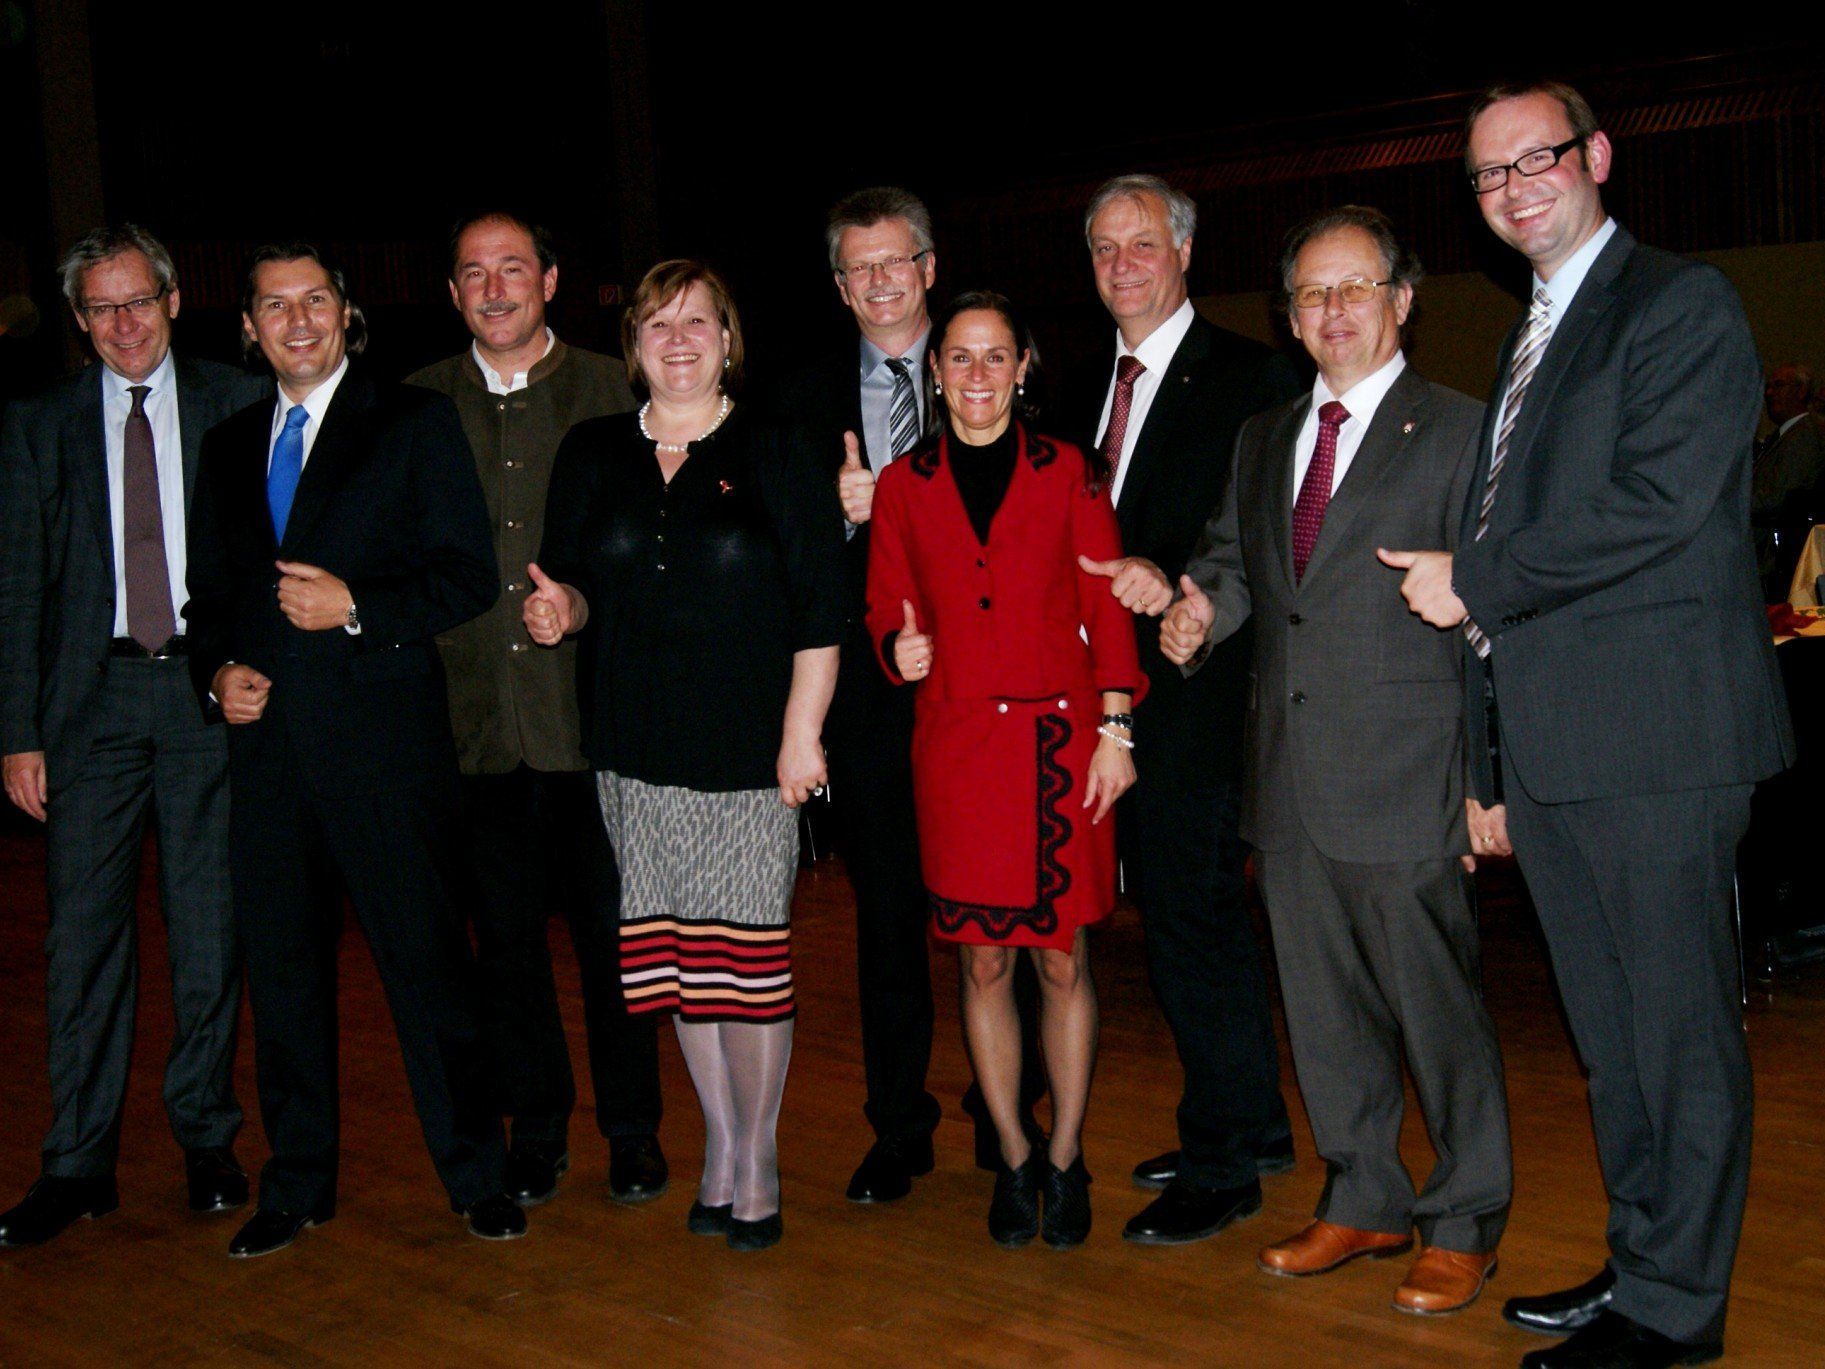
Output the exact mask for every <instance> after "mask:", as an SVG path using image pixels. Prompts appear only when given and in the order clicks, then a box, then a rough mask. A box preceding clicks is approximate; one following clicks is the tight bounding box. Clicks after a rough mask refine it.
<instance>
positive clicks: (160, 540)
mask: <svg viewBox="0 0 1825 1369" xmlns="http://www.w3.org/2000/svg"><path fill="white" fill-rule="evenodd" d="M127 393H128V394H130V395H132V396H133V408H132V410H131V412H129V413H128V414H127V433H126V439H127V440H126V461H125V463H124V466H123V469H122V472H121V474H122V476H123V479H122V482H121V484H122V487H123V494H124V500H123V503H124V508H123V509H122V513H123V515H124V518H123V522H124V525H125V526H124V529H123V532H122V536H121V545H122V549H123V552H124V555H125V559H126V566H125V570H126V573H127V574H126V579H127V633H128V635H129V636H131V637H132V638H133V640H134V641H136V642H138V643H139V644H140V645H141V646H143V647H144V648H145V649H146V650H147V651H157V650H158V649H159V648H160V647H162V646H164V644H165V643H166V642H168V641H170V640H171V638H172V635H173V634H174V633H175V632H176V631H177V615H176V614H175V613H174V612H172V609H171V569H170V566H169V565H168V564H167V562H166V560H165V517H164V513H163V511H162V510H161V509H160V508H159V502H158V458H157V456H156V455H154V453H153V449H152V420H151V419H149V418H147V417H146V396H147V395H148V394H150V393H151V389H150V387H148V386H145V385H135V386H133V387H132V388H131V389H129V390H128V391H127Z"/></svg>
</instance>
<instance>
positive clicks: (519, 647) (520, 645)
mask: <svg viewBox="0 0 1825 1369" xmlns="http://www.w3.org/2000/svg"><path fill="white" fill-rule="evenodd" d="M525 649H526V644H525V643H524V642H515V643H514V644H513V645H512V646H510V647H508V648H507V650H509V651H512V652H521V651H524V650H525Z"/></svg>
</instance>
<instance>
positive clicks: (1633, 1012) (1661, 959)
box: [1508, 775, 1754, 1341]
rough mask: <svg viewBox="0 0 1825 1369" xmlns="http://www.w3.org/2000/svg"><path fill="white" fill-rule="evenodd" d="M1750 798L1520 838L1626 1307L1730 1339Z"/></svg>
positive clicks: (1557, 813)
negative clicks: (1740, 901) (1739, 856)
mask: <svg viewBox="0 0 1825 1369" xmlns="http://www.w3.org/2000/svg"><path fill="white" fill-rule="evenodd" d="M1750 792H1751V787H1750V786H1749V785H1733V786H1729V787H1724V788H1714V789H1689V790H1684V791H1682V792H1679V793H1674V794H1642V795H1630V796H1628V797H1625V798H1606V799H1590V800H1586V801H1584V802H1579V803H1556V804H1541V803H1536V802H1534V801H1533V800H1532V799H1531V798H1530V797H1529V796H1528V795H1527V793H1526V792H1525V789H1524V788H1523V786H1522V784H1520V783H1518V782H1517V777H1516V776H1513V775H1511V776H1510V779H1509V784H1508V830H1509V833H1510V835H1511V836H1512V838H1513V840H1514V848H1515V855H1516V856H1517V857H1518V858H1519V859H1520V862H1521V872H1522V873H1523V874H1524V875H1526V877H1527V887H1528V891H1529V892H1530V893H1531V894H1532V895H1533V901H1534V907H1535V908H1536V909H1537V910H1538V912H1539V915H1540V926H1541V928H1542V930H1544V931H1545V933H1546V943H1547V946H1548V948H1549V949H1550V950H1551V952H1552V962H1553V974H1554V975H1555V976H1556V977H1557V979H1558V981H1559V993H1560V996H1561V998H1562V999H1563V1001H1564V1003H1565V1013H1566V1017H1567V1018H1568V1019H1569V1020H1570V1022H1571V1027H1572V1036H1573V1039H1574V1040H1575V1041H1576V1042H1577V1046H1578V1054H1579V1056H1580V1057H1581V1058H1582V1059H1583V1061H1584V1066H1585V1069H1586V1070H1588V1071H1589V1073H1590V1103H1591V1120H1592V1123H1593V1124H1594V1126H1595V1128H1596V1133H1597V1158H1598V1160H1599V1161H1600V1162H1601V1164H1602V1166H1603V1184H1604V1188H1605V1189H1607V1190H1608V1193H1609V1202H1610V1210H1609V1228H1608V1235H1609V1246H1610V1266H1611V1268H1613V1269H1614V1270H1615V1271H1616V1295H1615V1301H1614V1303H1613V1306H1614V1308H1615V1310H1616V1311H1618V1312H1620V1313H1622V1314H1623V1315H1625V1316H1627V1317H1630V1318H1633V1319H1634V1320H1635V1321H1638V1322H1641V1323H1642V1324H1643V1325H1646V1326H1649V1327H1651V1328H1653V1329H1654V1330H1656V1331H1658V1332H1660V1333H1661V1334H1662V1335H1665V1336H1671V1337H1672V1338H1673V1339H1675V1340H1681V1341H1709V1340H1721V1339H1722V1338H1723V1329H1724V1310H1725V1304H1726V1303H1727V1301H1728V1298H1729V1292H1730V1271H1731V1268H1732V1266H1733V1265H1734V1263H1735V1259H1736V1243H1737V1238H1738V1236H1739V1235H1740V1234H1741V1232H1742V1224H1743V1204H1744V1201H1745V1197H1746V1194H1747V1191H1748V1181H1749V1143H1750V1132H1751V1109H1752V1105H1753V1097H1754V1094H1753V1087H1752V1083H1751V1080H1750V1077H1749V1052H1748V1047H1747V1044H1746V1042H1745V1041H1744V1037H1743V1021H1742V1004H1741V1002H1740V1000H1739V998H1738V996H1737V994H1738V987H1737V973H1738V971H1737V960H1736V945H1735V942H1734V939H1733V937H1732V935H1731V918H1730V899H1731V884H1732V880H1733V878H1734V875H1735V865H1736V848H1737V845H1738V843H1739V842H1740V841H1741V840H1742V837H1743V832H1744V829H1745V828H1746V827H1747V826H1748V821H1749V796H1750Z"/></svg>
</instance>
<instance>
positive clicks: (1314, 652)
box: [1188, 366, 1483, 863]
mask: <svg viewBox="0 0 1825 1369" xmlns="http://www.w3.org/2000/svg"><path fill="white" fill-rule="evenodd" d="M1311 403H1312V397H1311V395H1310V393H1309V392H1308V393H1307V394H1305V395H1303V396H1301V397H1300V398H1298V399H1296V400H1294V401H1293V402H1292V403H1290V404H1285V405H1282V406H1281V407H1279V408H1277V409H1274V410H1272V411H1270V412H1268V413H1265V414H1262V415H1260V416H1259V417H1258V418H1255V419H1252V420H1251V421H1250V422H1249V423H1248V424H1247V426H1245V427H1244V428H1243V429H1242V435H1241V437H1240V438H1239V439H1238V440H1237V443H1236V458H1235V469H1236V473H1235V477H1234V479H1233V480H1232V481H1231V482H1230V487H1229V491H1228V493H1227V495H1226V497H1225V499H1224V501H1223V507H1222V510H1221V511H1220V512H1219V513H1218V514H1217V516H1216V517H1214V518H1213V519H1212V520H1211V522H1210V526H1209V528H1208V530H1207V531H1206V534H1205V538H1204V542H1203V544H1202V545H1201V546H1200V548H1199V550H1198V553H1197V556H1196V557H1195V559H1194V560H1193V562H1192V565H1191V566H1190V568H1189V570H1188V573H1189V574H1190V575H1191V577H1192V579H1193V580H1195V581H1197V583H1198V584H1199V586H1201V587H1202V588H1203V589H1204V590H1205V592H1206V593H1207V594H1209V595H1210V596H1211V601H1212V605H1213V607H1214V608H1215V609H1216V622H1215V625H1214V628H1213V631H1212V638H1213V640H1219V639H1221V638H1223V637H1226V636H1227V635H1228V634H1230V633H1232V632H1233V631H1235V629H1236V628H1238V627H1239V626H1240V625H1241V624H1242V623H1243V622H1244V621H1245V620H1247V619H1248V618H1249V617H1250V615H1251V614H1252V615H1253V618H1254V623H1255V638H1254V661H1253V667H1254V668H1253V670H1252V672H1251V692H1252V697H1251V699H1250V702H1249V707H1248V727H1247V742H1246V745H1247V775H1246V782H1245V784H1244V787H1243V798H1242V824H1241V830H1242V836H1243V837H1244V838H1245V839H1246V840H1247V841H1248V842H1249V843H1250V844H1252V845H1254V846H1256V847H1259V848H1261V849H1262V850H1266V851H1276V850H1285V849H1287V848H1289V847H1291V846H1293V845H1294V844H1295V843H1296V842H1297V841H1298V840H1299V834H1300V832H1301V830H1302V829H1303V831H1304V832H1306V833H1308V834H1309V835H1310V837H1311V839H1312V841H1313V843H1314V844H1315V845H1316V846H1317V847H1318V849H1319V850H1320V851H1322V852H1323V853H1324V854H1325V855H1327V856H1329V857H1331V858H1332V859H1333V860H1347V861H1356V862H1359V863H1390V862H1396V861H1403V862H1404V861H1422V860H1436V859H1443V858H1446V857H1449V856H1453V855H1459V854H1462V853H1463V852H1465V851H1467V850H1469V842H1468V840H1467V837H1466V832H1465V826H1464V778H1465V765H1464V723H1463V709H1464V697H1463V682H1462V675H1463V652H1462V647H1463V635H1462V634H1461V633H1459V632H1455V631H1452V632H1440V631H1438V630H1437V629H1436V628H1432V627H1428V626H1427V625H1426V624H1425V623H1423V622H1421V621H1420V620H1419V619H1418V618H1416V617H1414V616H1413V615H1412V614H1411V613H1409V612H1408V611H1407V606H1406V603H1405V602H1404V601H1403V600H1402V599H1401V597H1400V593H1399V588H1400V576H1399V573H1398V572H1396V571H1393V570H1390V569H1388V568H1387V567H1385V566H1383V565H1382V564H1381V562H1380V561H1378V560H1376V557H1375V549H1376V548H1377V547H1408V546H1425V547H1437V546H1444V547H1451V546H1454V545H1455V544H1456V542H1457V530H1458V524H1459V519H1460V515H1461V511H1462V509H1463V506H1464V497H1465V492H1466V490H1467V489H1468V488H1469V484H1470V479H1471V473H1472V470H1473V468H1474V467H1475V464H1476V455H1477V447H1476V442H1477V437H1478V434H1479V433H1480V432H1481V430H1482V420H1483V406H1482V405H1481V404H1478V403H1477V402H1476V401H1475V400H1473V399H1470V398H1468V397H1467V396H1465V395H1461V394H1459V393H1458V392H1457V391H1455V390H1448V389H1446V388H1445V387H1444V386H1442V385H1434V384H1433V383H1432V382H1431V381H1429V380H1426V379H1425V378H1424V377H1422V376H1421V375H1420V374H1419V372H1417V371H1416V370H1414V369H1413V368H1412V367H1411V366H1408V367H1407V369H1406V370H1404V371H1402V372H1401V374H1400V376H1399V377H1398V378H1397V379H1396V380H1395V382H1394V385H1393V387H1392V388H1391V389H1389V391H1388V393H1387V395H1386V397H1385V398H1383V400H1382V402H1381V407H1380V408H1378V409H1377V410H1376V411H1375V419H1374V421H1373V422H1372V423H1371V424H1370V425H1369V431H1368V432H1367V433H1365V434H1364V435H1363V440H1362V445H1361V447H1359V448H1358V449H1357V452H1356V456H1355V459H1354V460H1352V461H1351V462H1350V467H1349V469H1348V470H1347V471H1345V472H1344V478H1343V480H1342V482H1341V483H1340V484H1339V485H1338V487H1337V492H1336V494H1334V495H1333V496H1332V498H1331V502H1330V506H1329V507H1328V508H1327V509H1326V511H1325V516H1324V525H1323V527H1322V529H1321V530H1320V532H1319V534H1318V541H1317V544H1316V545H1315V546H1314V547H1313V549H1312V557H1311V560H1310V562H1308V564H1307V565H1306V570H1305V576H1304V578H1303V579H1302V580H1300V581H1299V582H1298V583H1296V584H1295V582H1294V580H1293V539H1292V525H1293V446H1294V442H1295V440H1296V439H1297V438H1298V436H1299V429H1300V427H1301V425H1302V424H1303V423H1304V422H1305V418H1306V413H1307V412H1308V410H1309V409H1310V408H1311ZM1205 668H1206V669H1207V668H1208V666H1206V667H1205ZM1193 678H1194V679H1195V678H1196V676H1195V675H1194V676H1193Z"/></svg>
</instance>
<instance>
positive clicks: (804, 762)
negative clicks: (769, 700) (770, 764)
mask: <svg viewBox="0 0 1825 1369" xmlns="http://www.w3.org/2000/svg"><path fill="white" fill-rule="evenodd" d="M777 768H778V773H779V801H780V802H781V803H783V804H785V805H786V807H788V808H797V807H798V806H799V805H800V804H801V803H803V802H805V800H807V799H809V798H810V797H811V796H812V795H813V794H821V793H823V792H824V786H825V785H826V784H828V783H830V772H829V771H828V770H827V769H826V768H825V765H824V744H823V742H821V741H819V740H818V737H817V734H816V733H812V732H796V731H791V730H788V731H787V733H786V735H785V739H784V740H783V741H781V742H780V744H779V765H778V767H777Z"/></svg>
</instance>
